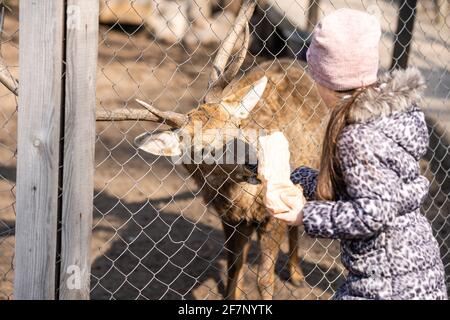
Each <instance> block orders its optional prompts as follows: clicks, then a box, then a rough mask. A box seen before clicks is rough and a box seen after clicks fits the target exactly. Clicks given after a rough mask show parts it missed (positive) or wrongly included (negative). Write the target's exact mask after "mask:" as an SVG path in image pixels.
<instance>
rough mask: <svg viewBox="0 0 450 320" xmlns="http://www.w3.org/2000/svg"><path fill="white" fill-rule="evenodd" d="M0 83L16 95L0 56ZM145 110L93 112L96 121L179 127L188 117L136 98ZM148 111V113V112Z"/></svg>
mask: <svg viewBox="0 0 450 320" xmlns="http://www.w3.org/2000/svg"><path fill="white" fill-rule="evenodd" d="M0 83H1V84H3V85H4V86H5V87H6V88H7V89H8V90H9V91H11V92H12V93H13V94H15V95H16V96H18V95H19V84H18V81H17V79H15V78H14V77H13V76H12V75H11V73H10V72H9V70H8V67H7V66H6V64H5V62H4V60H3V59H2V58H1V57H0ZM136 101H137V102H138V103H139V104H140V105H142V106H143V107H144V108H145V109H146V110H138V109H114V110H100V109H97V110H96V112H95V118H96V120H97V121H131V120H144V121H152V122H159V123H165V124H167V125H168V126H171V127H175V128H179V127H182V126H183V125H184V124H185V123H186V122H187V120H188V117H187V116H186V115H184V114H181V113H176V112H172V111H160V110H158V109H156V108H155V107H153V106H151V105H150V104H148V103H146V102H144V101H141V100H136ZM149 111H150V113H149Z"/></svg>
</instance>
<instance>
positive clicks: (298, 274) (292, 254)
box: [288, 227, 305, 286]
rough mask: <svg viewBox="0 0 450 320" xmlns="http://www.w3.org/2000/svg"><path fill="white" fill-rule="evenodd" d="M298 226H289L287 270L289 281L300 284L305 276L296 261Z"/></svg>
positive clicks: (296, 284)
mask: <svg viewBox="0 0 450 320" xmlns="http://www.w3.org/2000/svg"><path fill="white" fill-rule="evenodd" d="M298 260H299V259H298V227H289V262H288V264H289V272H290V274H291V278H290V279H291V282H292V284H293V285H295V286H300V285H301V283H302V282H303V280H304V279H305V277H304V276H303V272H302V270H301V269H300V266H299V263H298V262H299V261H298Z"/></svg>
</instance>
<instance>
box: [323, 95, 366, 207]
mask: <svg viewBox="0 0 450 320" xmlns="http://www.w3.org/2000/svg"><path fill="white" fill-rule="evenodd" d="M366 88H367V87H361V88H357V89H353V90H349V91H335V94H336V95H337V97H338V98H339V103H338V104H337V105H336V106H334V107H333V110H332V112H331V116H330V121H329V122H328V125H327V129H326V132H325V137H324V141H323V146H322V155H321V160H320V170H319V176H318V178H317V189H316V199H317V200H336V196H337V194H339V193H341V192H342V191H343V188H344V182H343V177H342V173H341V169H340V163H339V157H338V155H337V147H336V146H337V142H338V139H339V135H340V134H341V132H342V129H344V127H345V126H346V125H347V121H348V116H349V113H350V111H351V110H352V106H353V105H354V102H355V100H356V98H357V97H358V96H359V94H360V93H361V92H363V91H364V90H365V89H366ZM347 96H348V97H347Z"/></svg>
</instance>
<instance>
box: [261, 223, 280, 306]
mask: <svg viewBox="0 0 450 320" xmlns="http://www.w3.org/2000/svg"><path fill="white" fill-rule="evenodd" d="M285 232H286V225H285V224H283V223H281V222H279V221H276V219H275V218H271V219H269V221H268V222H267V223H266V224H265V225H262V226H261V228H260V229H258V238H259V246H260V260H259V264H258V271H257V276H258V289H259V293H260V294H261V298H262V299H264V300H270V299H272V297H273V293H274V289H275V263H276V260H277V257H278V253H279V251H280V245H281V242H282V241H283V239H284V236H285Z"/></svg>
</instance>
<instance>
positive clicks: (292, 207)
mask: <svg viewBox="0 0 450 320" xmlns="http://www.w3.org/2000/svg"><path fill="white" fill-rule="evenodd" d="M281 200H282V201H283V202H284V203H285V204H286V205H287V206H288V207H289V211H287V212H285V213H279V214H275V215H274V217H275V218H277V219H280V220H283V221H284V222H286V223H287V224H289V225H294V226H298V225H301V224H303V211H302V210H303V206H304V205H305V203H306V199H305V197H304V196H303V192H302V191H301V190H300V194H295V195H291V194H282V195H281Z"/></svg>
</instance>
